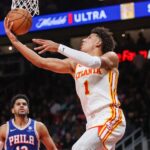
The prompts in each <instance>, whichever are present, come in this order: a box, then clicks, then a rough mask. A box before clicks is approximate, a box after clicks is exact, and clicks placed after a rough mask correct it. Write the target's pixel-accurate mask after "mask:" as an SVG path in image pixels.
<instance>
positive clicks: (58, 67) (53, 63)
mask: <svg viewBox="0 0 150 150" xmlns="http://www.w3.org/2000/svg"><path fill="white" fill-rule="evenodd" d="M39 67H40V68H43V69H46V70H50V71H53V72H56V73H62V74H65V73H66V74H67V73H68V74H71V75H72V74H73V73H74V68H73V66H72V62H71V61H70V59H57V58H43V60H42V61H41V64H40V66H39Z"/></svg>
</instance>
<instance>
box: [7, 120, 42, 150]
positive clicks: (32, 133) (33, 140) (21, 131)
mask: <svg viewBox="0 0 150 150" xmlns="http://www.w3.org/2000/svg"><path fill="white" fill-rule="evenodd" d="M7 126H8V130H7V138H6V142H5V150H39V145H40V144H39V140H38V135H37V132H36V121H34V120H32V119H29V121H28V123H27V125H26V126H25V127H24V128H19V127H17V126H16V125H15V123H14V120H13V119H12V120H9V121H8V122H7Z"/></svg>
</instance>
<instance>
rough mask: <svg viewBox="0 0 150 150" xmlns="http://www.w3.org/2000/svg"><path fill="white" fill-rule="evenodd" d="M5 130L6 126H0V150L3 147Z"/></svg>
mask: <svg viewBox="0 0 150 150" xmlns="http://www.w3.org/2000/svg"><path fill="white" fill-rule="evenodd" d="M6 128H7V125H6V124H4V125H2V126H0V150H2V149H3V147H4V143H5V136H6Z"/></svg>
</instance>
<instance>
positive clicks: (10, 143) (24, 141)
mask: <svg viewBox="0 0 150 150" xmlns="http://www.w3.org/2000/svg"><path fill="white" fill-rule="evenodd" d="M11 111H12V114H13V115H14V118H13V119H10V120H9V121H8V122H7V123H5V124H4V125H2V126H1V127H0V150H2V148H3V147H4V149H5V150H39V148H40V142H42V143H43V144H44V145H45V147H46V149H47V150H57V148H56V146H55V144H54V142H53V140H52V138H51V137H50V135H49V133H48V130H47V128H46V126H45V125H44V124H43V123H41V122H38V121H35V120H33V119H31V118H28V114H29V99H28V98H27V96H26V95H23V94H17V95H16V96H14V97H13V98H12V101H11Z"/></svg>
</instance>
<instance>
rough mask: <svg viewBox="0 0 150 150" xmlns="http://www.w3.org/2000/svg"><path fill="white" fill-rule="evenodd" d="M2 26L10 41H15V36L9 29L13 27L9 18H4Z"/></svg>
mask: <svg viewBox="0 0 150 150" xmlns="http://www.w3.org/2000/svg"><path fill="white" fill-rule="evenodd" d="M4 27H5V32H6V34H7V36H8V38H9V39H10V41H11V42H12V43H13V42H15V41H16V36H15V35H14V34H13V33H12V32H11V29H12V27H13V22H10V21H9V18H5V20H4Z"/></svg>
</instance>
